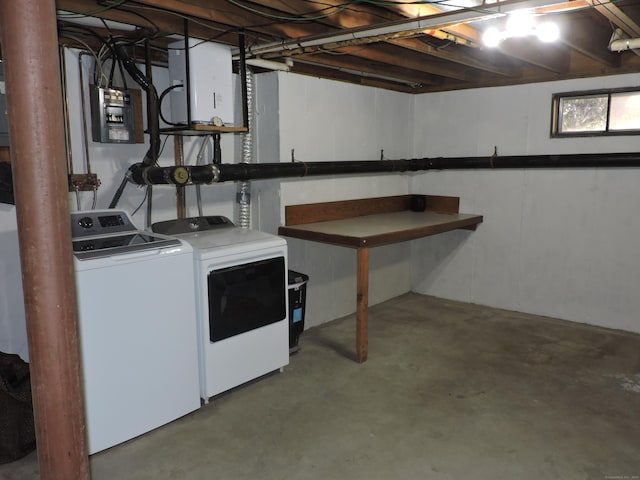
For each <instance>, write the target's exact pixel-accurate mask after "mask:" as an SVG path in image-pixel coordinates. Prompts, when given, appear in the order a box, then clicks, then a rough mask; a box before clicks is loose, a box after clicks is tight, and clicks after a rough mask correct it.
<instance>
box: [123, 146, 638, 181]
mask: <svg viewBox="0 0 640 480" xmlns="http://www.w3.org/2000/svg"><path fill="white" fill-rule="evenodd" d="M621 167H622V168H624V167H626V168H631V167H640V153H583V154H562V155H510V156H497V155H493V156H489V157H434V158H414V159H400V160H355V161H330V162H300V161H296V162H292V163H254V164H248V163H235V164H219V165H214V164H209V165H202V166H194V167H188V166H187V167H184V168H185V171H184V172H176V171H175V168H176V167H148V168H140V169H137V170H136V171H134V172H133V175H132V181H133V182H135V183H138V184H140V185H145V184H146V185H148V184H174V185H186V184H194V185H195V184H203V183H204V184H210V183H222V182H232V181H248V180H265V179H270V178H291V177H309V176H317V175H347V174H365V173H400V172H418V171H423V170H476V169H487V170H491V169H518V168H530V169H537V168H541V169H542V168H547V169H550V168H621ZM178 173H179V175H178Z"/></svg>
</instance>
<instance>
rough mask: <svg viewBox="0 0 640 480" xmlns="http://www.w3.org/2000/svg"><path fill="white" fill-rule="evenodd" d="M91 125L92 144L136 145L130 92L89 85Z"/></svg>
mask: <svg viewBox="0 0 640 480" xmlns="http://www.w3.org/2000/svg"><path fill="white" fill-rule="evenodd" d="M90 88H91V125H92V134H93V141H94V142H101V143H136V130H135V121H134V119H135V115H134V105H133V98H132V95H131V92H129V91H128V90H121V89H116V88H102V87H96V86H95V85H91V87H90Z"/></svg>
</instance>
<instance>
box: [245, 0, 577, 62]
mask: <svg viewBox="0 0 640 480" xmlns="http://www.w3.org/2000/svg"><path fill="white" fill-rule="evenodd" d="M563 3H566V2H565V0H509V1H506V2H500V3H496V4H492V5H484V6H481V7H477V9H474V10H467V9H459V10H453V11H450V12H443V13H439V14H436V15H426V16H423V17H417V18H412V19H406V20H402V21H398V22H388V23H383V24H379V25H378V26H376V27H373V28H368V27H359V28H350V29H342V30H340V33H331V34H327V35H311V36H308V37H303V38H299V39H292V40H285V41H282V42H270V43H265V44H263V45H256V46H254V47H250V48H248V49H247V52H246V53H247V55H251V56H257V55H262V54H265V53H271V52H281V51H286V50H291V49H295V48H300V47H314V46H319V45H324V44H326V43H332V42H343V41H348V40H353V39H357V38H368V37H378V36H382V35H389V34H394V33H399V32H409V33H415V34H418V33H423V32H424V31H425V30H433V29H440V28H446V27H447V26H450V25H456V24H459V23H471V22H476V21H479V20H486V19H489V18H492V17H501V16H503V15H506V14H508V13H510V12H513V11H516V10H523V9H533V8H539V7H548V6H550V5H555V4H563ZM584 8H587V7H586V6H585V7H584ZM233 53H234V57H233V58H234V60H237V59H238V57H239V52H238V49H234V51H233Z"/></svg>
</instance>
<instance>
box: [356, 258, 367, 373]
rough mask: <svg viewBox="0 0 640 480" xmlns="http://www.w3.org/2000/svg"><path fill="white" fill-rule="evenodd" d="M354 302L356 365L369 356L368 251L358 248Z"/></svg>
mask: <svg viewBox="0 0 640 480" xmlns="http://www.w3.org/2000/svg"><path fill="white" fill-rule="evenodd" d="M357 269H358V273H357V277H356V283H357V300H356V355H357V361H358V363H363V362H366V361H367V356H368V354H369V338H368V336H369V328H368V323H369V318H368V317H369V249H368V248H367V247H360V248H358V267H357Z"/></svg>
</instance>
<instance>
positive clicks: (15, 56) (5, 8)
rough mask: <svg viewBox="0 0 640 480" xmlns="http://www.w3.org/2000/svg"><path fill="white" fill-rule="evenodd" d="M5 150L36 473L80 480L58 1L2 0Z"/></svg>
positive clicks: (83, 454)
mask: <svg viewBox="0 0 640 480" xmlns="http://www.w3.org/2000/svg"><path fill="white" fill-rule="evenodd" d="M0 35H1V37H0V42H1V43H2V52H3V56H4V65H5V74H6V89H7V106H8V113H9V119H10V122H9V123H10V126H9V134H10V138H11V157H12V160H13V181H14V185H15V196H16V212H17V217H18V233H19V239H20V258H21V265H22V282H23V288H24V301H25V310H26V317H27V334H28V340H29V357H30V361H31V365H30V368H31V385H32V392H33V405H34V416H35V424H36V440H37V444H38V460H39V462H40V478H41V479H42V480H59V479H65V480H85V479H88V478H89V475H90V474H89V460H88V451H87V440H86V436H85V422H84V415H83V414H84V402H83V396H82V384H81V373H80V354H79V341H78V328H77V317H78V314H77V307H76V289H75V275H74V269H73V261H72V260H73V256H72V250H71V232H70V225H69V205H68V204H69V202H68V193H67V179H66V176H67V171H66V157H65V149H64V128H63V124H64V121H63V105H62V91H61V88H60V82H59V79H60V65H59V63H58V36H57V31H56V4H55V2H54V0H23V1H21V2H19V3H15V2H8V1H0Z"/></svg>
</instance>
